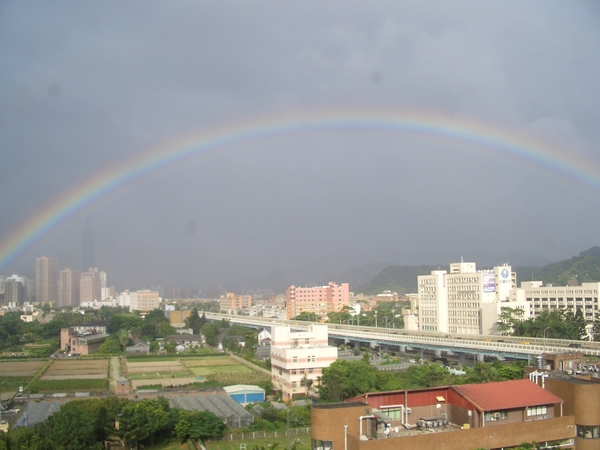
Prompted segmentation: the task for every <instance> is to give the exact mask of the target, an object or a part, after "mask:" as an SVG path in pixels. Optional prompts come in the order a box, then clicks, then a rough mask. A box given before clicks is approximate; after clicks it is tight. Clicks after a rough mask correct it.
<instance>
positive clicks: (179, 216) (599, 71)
mask: <svg viewBox="0 0 600 450" xmlns="http://www.w3.org/2000/svg"><path fill="white" fill-rule="evenodd" d="M598 80H600V8H599V7H598V6H597V4H596V3H595V2H588V1H582V2H578V1H570V2H560V1H547V0H544V1H530V2H522V1H520V0H519V1H503V2H493V3H491V2H480V1H476V0H473V1H454V2H447V1H437V2H436V1H432V2H421V1H414V2H410V1H406V2H397V1H395V0H394V1H389V2H386V1H380V2H375V3H373V2H353V1H303V2H275V1H272V2H261V1H255V2H246V1H237V2H229V1H219V2H212V1H174V2H164V1H160V2H159V1H129V2H122V1H115V2H113V1H97V2H76V1H56V2H46V1H23V0H19V1H10V0H7V1H3V2H2V3H1V5H0V142H1V147H0V148H1V152H2V160H1V162H0V210H1V211H2V220H1V221H0V242H3V243H4V244H6V242H10V240H11V238H12V237H13V236H14V235H15V233H16V232H17V231H18V230H19V229H21V228H23V227H25V226H26V225H27V224H28V223H31V220H32V219H31V218H32V217H33V218H35V217H36V215H38V214H39V213H40V211H43V210H44V209H45V208H48V206H49V205H53V204H55V202H56V201H57V199H60V198H61V197H63V196H64V195H66V194H67V193H69V192H74V191H77V190H78V189H81V186H84V185H85V183H86V182H88V181H89V180H90V179H91V178H93V177H94V176H98V175H99V174H102V173H109V172H110V171H114V170H115V169H114V168H115V167H120V166H123V165H125V164H126V163H127V162H128V161H131V160H132V159H133V158H140V159H141V160H143V159H144V155H146V154H147V153H148V152H150V151H151V150H153V149H156V148H164V149H167V148H170V147H171V146H172V145H173V143H176V142H179V141H180V140H181V139H182V138H183V137H185V136H193V135H198V136H204V135H206V133H208V132H211V131H213V130H216V129H225V130H231V131H235V130H237V129H239V127H237V126H236V125H235V124H242V125H243V124H250V123H254V122H255V121H258V122H260V123H263V124H266V125H268V124H270V123H275V122H276V121H277V120H278V119H279V118H281V117H291V118H293V117H297V116H300V115H302V116H303V117H311V116H312V115H314V116H315V117H317V116H319V117H329V115H331V114H332V113H328V112H327V111H333V112H335V113H336V114H339V113H344V112H350V111H352V112H353V113H352V114H356V116H357V117H362V118H366V117H373V116H380V117H385V116H386V114H387V115H389V113H386V111H394V114H398V115H400V116H403V117H410V116H411V113H412V112H416V111H419V112H420V114H421V116H420V117H432V118H436V120H437V123H449V124H454V125H453V126H458V125H457V124H468V123H472V124H475V125H473V126H472V128H471V129H472V130H481V132H482V133H485V132H486V131H485V130H500V131H498V133H499V134H498V135H497V136H505V139H506V141H508V142H513V141H514V142H516V143H515V145H516V146H517V147H518V146H519V145H518V144H519V143H521V144H522V143H523V142H525V141H526V140H530V142H535V143H538V144H539V143H541V144H539V145H538V144H536V145H537V147H536V149H537V151H540V152H541V153H542V154H544V153H546V152H547V154H548V157H549V158H551V159H552V158H554V159H556V158H559V159H561V158H562V159H561V161H562V162H560V163H559V164H562V166H559V170H558V171H553V170H550V169H549V168H548V167H544V166H543V165H542V164H540V163H539V161H536V160H535V159H534V160H526V159H525V158H523V157H522V156H519V155H518V154H516V155H515V154H510V153H509V152H508V151H502V150H498V149H495V150H491V149H487V148H484V147H483V146H473V145H469V144H468V143H467V142H465V143H460V142H458V141H456V140H452V139H446V138H443V137H437V138H435V139H434V138H431V137H427V136H422V135H421V136H419V135H413V134H406V133H401V132H390V131H383V130H380V129H376V128H374V129H361V130H359V129H353V128H352V127H349V128H348V129H346V130H343V129H339V128H335V129H327V128H325V129H323V130H321V131H318V132H316V131H314V130H313V131H312V132H308V131H302V130H299V131H298V132H296V133H292V134H289V135H280V136H278V137H276V138H272V139H257V140H249V141H247V142H243V141H242V142H240V143H239V144H238V145H236V146H233V147H231V146H230V147H224V148H222V149H221V150H217V151H215V152H212V153H210V154H208V155H205V154H202V153H200V154H199V155H198V156H197V157H192V158H188V159H187V160H185V162H183V163H179V164H174V165H172V166H167V167H166V168H164V169H162V170H158V171H156V172H153V173H151V174H149V175H148V176H146V177H143V178H141V179H139V180H137V181H135V182H133V183H130V184H129V185H127V186H125V187H123V188H121V189H118V191H117V192H116V193H114V194H113V195H109V196H107V197H106V198H105V199H103V200H102V201H99V202H96V203H93V204H90V205H88V207H87V208H83V209H80V210H79V211H78V212H76V213H74V214H71V215H69V216H68V217H67V218H65V219H64V220H62V221H61V222H60V224H59V225H58V226H57V227H55V228H54V229H53V230H52V231H50V232H48V233H45V234H44V235H43V236H42V237H41V238H39V239H37V240H36V241H35V242H34V243H33V244H32V245H31V246H30V247H29V248H28V250H26V251H25V252H21V253H20V255H19V256H18V257H17V258H12V259H11V262H10V264H9V265H7V264H4V266H3V267H2V271H3V272H4V273H5V274H10V273H11V272H13V271H17V272H19V273H24V274H26V273H33V267H34V261H35V258H36V257H37V256H41V255H49V256H54V257H56V258H58V259H59V267H60V268H65V267H73V268H79V267H80V265H81V253H82V249H81V247H82V238H81V236H82V233H83V227H84V224H85V221H86V219H87V218H88V217H90V218H91V219H92V222H93V224H94V227H95V234H96V263H97V265H98V267H100V268H101V269H103V270H105V271H106V272H107V273H108V277H109V283H110V284H115V285H116V286H117V287H118V288H119V289H126V288H129V289H137V288H142V287H148V286H150V285H163V286H167V287H169V286H173V285H178V286H182V287H183V286H189V287H194V288H199V287H203V288H208V287H219V286H231V285H233V284H232V283H235V286H239V287H248V286H253V287H257V286H262V287H279V286H281V285H286V284H297V285H303V284H312V283H323V282H326V281H327V280H329V279H334V277H342V276H344V275H343V274H344V273H346V272H347V271H350V270H351V269H353V268H361V267H367V266H369V265H374V266H371V267H378V265H385V264H387V263H397V264H448V263H450V262H452V261H457V260H459V259H460V257H461V256H462V257H464V258H465V260H473V261H475V262H477V263H478V264H479V265H487V266H490V265H491V264H495V263H500V262H506V261H508V262H510V263H511V264H513V265H515V266H516V265H527V264H544V263H547V262H552V261H556V260H560V259H565V258H569V257H571V256H574V255H576V254H578V253H579V252H580V251H581V250H585V249H587V248H589V247H591V246H594V245H597V244H599V243H600V242H599V241H600V240H599V239H598V226H597V224H598V223H599V219H600V196H599V194H600V190H599V188H598V186H599V185H600V182H599V180H598V178H599V176H600V154H599V152H598V148H599V146H598V144H599V142H600V127H598V123H599V119H600V109H599V108H598V105H599V104H600V87H599V84H598ZM354 112H355V113H354ZM349 114H350V113H349ZM333 115H335V114H333ZM331 117H333V116H331ZM497 136H496V137H497ZM515 136H520V137H519V138H518V139H517V138H515ZM546 149H547V151H546ZM557 152H558V153H557ZM517 153H518V152H517ZM569 165H572V166H573V167H574V170H570V169H569V168H568V167H567V166H569ZM560 167H563V168H562V169H561V168H560ZM582 169H583V171H584V172H587V175H588V176H589V177H591V180H592V184H593V183H596V185H595V186H593V185H592V186H590V184H589V183H588V185H586V184H585V183H584V181H585V180H584V174H583V173H580V172H578V170H582ZM2 258H4V259H5V261H1V259H2ZM0 261H1V262H2V263H6V254H3V255H0ZM336 281H340V282H341V281H348V280H344V279H336ZM275 285H276V286H275Z"/></svg>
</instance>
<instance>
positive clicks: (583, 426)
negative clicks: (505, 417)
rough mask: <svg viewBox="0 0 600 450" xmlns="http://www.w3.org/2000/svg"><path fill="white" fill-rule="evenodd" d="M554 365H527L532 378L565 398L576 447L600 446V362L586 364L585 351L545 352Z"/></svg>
mask: <svg viewBox="0 0 600 450" xmlns="http://www.w3.org/2000/svg"><path fill="white" fill-rule="evenodd" d="M544 359H545V360H546V361H547V362H550V363H551V364H550V365H551V366H552V368H553V369H556V370H540V369H534V368H533V367H527V368H526V371H528V372H529V379H530V380H532V381H534V382H535V383H537V384H538V385H540V386H542V387H543V388H544V389H546V390H547V391H549V392H551V393H552V394H554V395H556V396H558V397H560V398H561V399H563V401H564V404H563V413H564V415H570V416H573V417H574V420H575V426H576V429H577V436H576V437H575V445H576V448H577V450H592V449H598V448H600V408H598V405H599V404H600V378H599V377H598V373H599V372H600V363H596V364H595V365H594V364H585V363H584V359H583V354H581V353H566V354H551V355H544Z"/></svg>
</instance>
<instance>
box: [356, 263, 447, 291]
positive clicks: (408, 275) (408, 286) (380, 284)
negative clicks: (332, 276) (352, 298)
mask: <svg viewBox="0 0 600 450" xmlns="http://www.w3.org/2000/svg"><path fill="white" fill-rule="evenodd" d="M439 268H441V266H395V265H394V266H388V267H386V268H385V269H383V270H382V271H381V272H379V274H377V276H376V277H375V278H373V279H372V280H371V281H369V282H368V283H366V284H363V285H362V286H359V287H358V288H357V289H351V290H352V291H354V293H355V294H358V293H360V294H366V295H375V294H380V293H381V292H383V291H393V292H397V293H398V294H401V295H402V294H410V293H413V292H417V277H418V276H419V275H429V274H430V273H431V271H432V270H437V269H439Z"/></svg>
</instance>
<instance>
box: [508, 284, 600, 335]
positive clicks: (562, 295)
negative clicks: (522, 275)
mask: <svg viewBox="0 0 600 450" xmlns="http://www.w3.org/2000/svg"><path fill="white" fill-rule="evenodd" d="M598 292H600V282H593V283H582V285H581V286H552V285H551V284H549V285H547V286H544V284H543V282H541V281H524V282H522V283H521V287H520V288H515V289H513V290H512V291H511V293H510V302H509V303H506V304H504V305H502V306H509V307H511V308H515V307H520V308H522V309H523V310H524V311H525V314H524V315H523V318H524V319H527V318H529V317H537V316H539V315H540V313H541V312H542V311H543V310H544V309H548V310H550V311H552V310H557V309H559V310H564V311H566V312H571V313H573V314H575V313H576V312H577V310H579V309H581V310H582V312H583V317H584V318H585V320H586V322H587V323H588V328H591V327H592V322H593V321H594V318H595V317H596V314H597V313H598V301H599V299H598ZM588 332H589V329H588Z"/></svg>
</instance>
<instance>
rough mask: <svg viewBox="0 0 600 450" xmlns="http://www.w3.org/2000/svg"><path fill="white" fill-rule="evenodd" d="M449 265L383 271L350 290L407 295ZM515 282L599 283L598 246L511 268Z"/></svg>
mask: <svg viewBox="0 0 600 450" xmlns="http://www.w3.org/2000/svg"><path fill="white" fill-rule="evenodd" d="M448 268H449V265H448V264H446V265H440V266H397V265H391V266H388V267H386V268H385V269H383V270H382V271H381V272H379V274H377V275H376V276H375V278H373V279H372V280H371V281H370V282H368V283H365V284H363V285H361V286H359V287H358V288H356V289H351V290H352V291H354V293H361V294H366V295H375V294H379V293H381V292H383V291H385V290H390V291H394V292H397V293H398V294H408V293H416V292H417V281H418V276H419V275H429V274H430V273H431V271H432V270H439V269H442V270H448ZM513 270H514V271H515V272H516V273H517V283H518V285H520V284H521V282H522V281H528V280H536V281H543V282H544V284H553V285H554V286H566V285H567V284H568V283H569V282H570V281H571V280H573V279H577V280H578V282H579V283H584V282H591V281H600V247H592V248H590V249H589V250H585V251H583V252H581V253H580V254H579V256H575V257H573V258H571V259H568V260H565V261H559V262H555V263H552V264H548V265H546V266H544V267H531V266H523V267H513Z"/></svg>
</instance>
